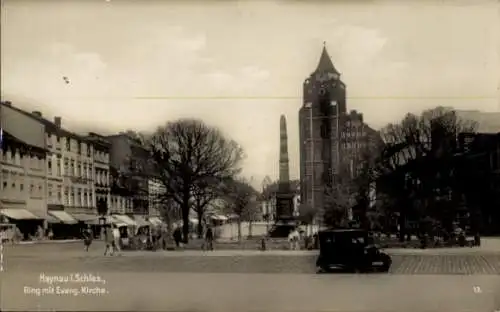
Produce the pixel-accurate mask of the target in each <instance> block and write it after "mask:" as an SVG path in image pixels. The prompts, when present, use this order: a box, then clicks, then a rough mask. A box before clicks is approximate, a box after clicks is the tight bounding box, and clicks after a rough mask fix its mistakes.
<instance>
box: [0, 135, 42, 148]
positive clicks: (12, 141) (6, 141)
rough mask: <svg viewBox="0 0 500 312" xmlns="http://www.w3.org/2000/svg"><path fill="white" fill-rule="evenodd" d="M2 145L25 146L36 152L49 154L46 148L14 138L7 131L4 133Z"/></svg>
mask: <svg viewBox="0 0 500 312" xmlns="http://www.w3.org/2000/svg"><path fill="white" fill-rule="evenodd" d="M2 144H5V145H6V146H7V145H9V144H18V145H23V146H25V147H27V148H28V149H30V150H33V151H36V152H41V153H47V152H48V150H47V149H45V148H41V147H39V146H35V145H31V144H29V143H27V142H25V141H23V140H21V139H20V138H18V137H15V136H13V135H12V134H10V133H9V132H7V131H3V132H2Z"/></svg>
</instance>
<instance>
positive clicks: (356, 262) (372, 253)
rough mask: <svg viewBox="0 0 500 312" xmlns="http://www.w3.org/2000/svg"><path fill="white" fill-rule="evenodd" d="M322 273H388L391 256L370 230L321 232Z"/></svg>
mask: <svg viewBox="0 0 500 312" xmlns="http://www.w3.org/2000/svg"><path fill="white" fill-rule="evenodd" d="M318 240H319V256H318V259H317V260H316V267H317V268H318V272H332V271H334V270H335V269H339V270H347V271H351V272H370V271H381V272H388V271H389V269H390V267H391V264H392V260H391V257H390V256H389V255H388V254H386V253H383V252H381V251H380V250H379V248H378V247H377V246H376V245H375V244H374V241H373V237H372V236H371V235H370V233H369V232H368V231H365V230H360V229H332V230H324V231H320V232H318Z"/></svg>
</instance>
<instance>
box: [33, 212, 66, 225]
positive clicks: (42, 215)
mask: <svg viewBox="0 0 500 312" xmlns="http://www.w3.org/2000/svg"><path fill="white" fill-rule="evenodd" d="M31 213H32V214H34V215H35V216H37V217H38V218H40V219H43V220H45V221H47V222H48V223H61V220H59V219H57V218H56V217H53V216H51V215H49V214H45V213H43V212H41V211H33V212H31Z"/></svg>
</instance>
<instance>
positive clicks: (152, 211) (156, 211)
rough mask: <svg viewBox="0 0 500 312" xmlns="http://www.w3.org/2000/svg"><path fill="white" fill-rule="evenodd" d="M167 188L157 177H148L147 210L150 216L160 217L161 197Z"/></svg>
mask: <svg viewBox="0 0 500 312" xmlns="http://www.w3.org/2000/svg"><path fill="white" fill-rule="evenodd" d="M166 192H167V189H166V188H165V186H164V185H163V183H162V182H161V181H159V180H158V179H154V178H150V179H149V180H148V196H149V211H148V214H149V216H150V217H153V216H154V217H160V216H161V214H160V211H161V209H162V202H164V198H163V197H162V196H163V195H164V194H166Z"/></svg>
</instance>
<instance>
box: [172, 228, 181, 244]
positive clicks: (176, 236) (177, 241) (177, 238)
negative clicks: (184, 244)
mask: <svg viewBox="0 0 500 312" xmlns="http://www.w3.org/2000/svg"><path fill="white" fill-rule="evenodd" d="M173 236H174V241H175V246H176V247H177V248H179V247H180V246H181V240H182V232H181V228H180V227H176V228H175V230H174V234H173Z"/></svg>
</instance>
